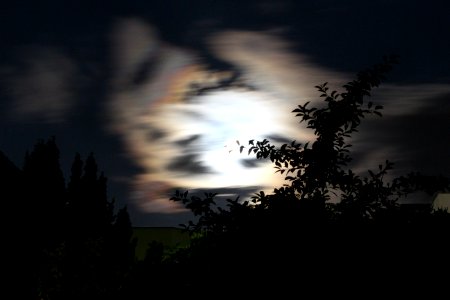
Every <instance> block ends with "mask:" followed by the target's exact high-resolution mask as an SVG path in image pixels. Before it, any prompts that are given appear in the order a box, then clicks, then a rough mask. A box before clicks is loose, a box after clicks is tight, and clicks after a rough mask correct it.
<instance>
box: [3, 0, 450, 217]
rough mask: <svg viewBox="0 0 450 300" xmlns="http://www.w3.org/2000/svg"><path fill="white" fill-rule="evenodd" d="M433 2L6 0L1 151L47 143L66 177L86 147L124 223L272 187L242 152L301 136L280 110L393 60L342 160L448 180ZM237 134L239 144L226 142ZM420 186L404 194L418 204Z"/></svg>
mask: <svg viewBox="0 0 450 300" xmlns="http://www.w3.org/2000/svg"><path fill="white" fill-rule="evenodd" d="M449 11H450V4H448V2H447V1H433V0H431V1H430V0H428V1H411V0H409V1H388V0H375V1H333V0H319V1H287V0H286V1H283V0H280V1H275V0H273V1H263V0H260V1H226V0H223V1H212V0H211V1H206V0H204V1H181V0H179V1H175V0H165V1H137V0H128V1H104V2H103V1H50V0H43V1H11V3H4V4H2V8H1V9H0V14H1V15H0V20H1V21H0V22H2V23H1V26H0V36H1V41H0V43H1V45H2V47H1V48H0V107H1V110H0V113H1V115H0V150H1V151H3V152H4V153H5V154H6V155H7V156H8V157H9V158H10V159H11V160H12V161H13V162H14V163H15V164H17V165H18V166H22V163H23V158H24V154H25V152H26V150H30V149H32V147H33V145H34V143H35V142H36V141H37V139H47V138H49V137H51V136H55V137H56V141H57V144H58V146H59V148H60V151H61V166H62V168H63V170H64V172H65V173H66V179H67V178H68V176H67V172H68V171H69V170H70V165H71V162H72V160H73V157H74V156H75V153H76V152H79V153H80V154H81V155H82V157H84V158H86V157H87V155H88V154H89V153H90V152H94V155H95V157H96V159H97V162H98V164H99V168H100V169H101V170H103V171H104V172H105V175H106V176H107V177H108V180H109V181H108V192H109V197H115V198H116V205H117V206H119V207H120V206H123V205H127V206H128V208H129V211H130V214H131V218H132V222H133V225H135V226H176V225H178V224H179V223H181V222H185V221H186V220H187V219H188V218H190V217H191V216H190V214H189V213H188V212H186V211H184V210H183V208H182V207H180V206H178V205H176V204H175V203H172V202H170V201H169V200H168V199H169V198H170V191H172V190H173V189H175V188H182V189H189V190H191V191H192V192H194V193H195V192H201V191H206V192H212V191H217V192H220V193H221V194H222V195H223V197H231V198H235V197H236V195H237V194H240V195H241V196H242V197H243V198H245V196H246V195H249V194H251V193H253V192H256V191H259V190H266V191H270V190H271V189H273V187H275V186H277V185H279V184H281V182H282V181H281V178H280V177H278V176H275V175H274V169H273V168H272V166H271V165H270V164H268V163H265V162H261V161H257V160H255V159H254V158H253V157H251V156H247V155H246V154H240V153H239V151H238V149H239V146H240V145H246V144H247V141H248V140H250V139H256V140H262V139H264V138H267V139H269V140H271V141H272V142H274V143H284V142H289V141H291V140H293V139H295V140H297V141H308V140H310V139H312V138H313V136H312V134H311V132H309V131H308V130H305V129H304V128H303V127H302V126H300V125H299V124H298V120H296V119H295V118H294V116H293V114H291V111H292V109H294V108H295V107H296V105H297V104H302V103H304V102H306V101H311V102H312V103H313V104H314V103H318V101H319V100H320V98H319V97H318V96H319V94H318V92H316V90H315V88H314V86H315V85H318V84H321V83H323V82H325V81H327V82H329V84H330V86H331V87H332V88H339V87H340V86H341V85H342V84H344V83H346V82H347V81H350V80H352V79H353V78H354V74H355V73H356V72H358V71H359V70H362V69H364V68H367V67H370V66H371V65H373V64H375V63H377V62H380V61H381V58H382V56H383V55H390V54H396V55H399V61H400V63H399V64H398V65H396V66H395V68H394V70H393V71H392V72H391V73H390V74H388V77H387V80H386V82H385V83H383V84H382V85H381V87H380V88H379V89H377V90H376V91H374V93H373V97H372V98H373V101H374V102H376V103H377V104H382V105H384V107H385V109H384V111H383V114H384V116H383V117H382V118H381V119H380V118H376V117H373V118H372V117H371V118H369V119H367V120H366V122H365V123H364V124H363V125H362V127H361V129H360V132H359V133H358V134H356V135H355V136H354V137H353V139H352V144H353V145H354V146H353V150H354V151H355V152H354V161H353V167H354V168H355V170H357V171H360V172H363V171H364V170H367V169H368V168H376V167H377V166H378V164H379V163H383V162H384V161H385V160H386V159H389V160H390V161H393V162H394V163H395V170H394V171H393V175H397V174H404V173H406V172H408V171H412V170H418V171H422V172H424V173H428V174H439V173H442V174H445V175H448V176H450V151H449V149H450V58H449V56H450V18H449V17H448V12H449ZM237 141H238V142H239V144H238V142H237ZM429 200H430V199H427V198H423V197H422V198H421V197H420V196H418V197H416V198H412V199H411V200H410V201H429Z"/></svg>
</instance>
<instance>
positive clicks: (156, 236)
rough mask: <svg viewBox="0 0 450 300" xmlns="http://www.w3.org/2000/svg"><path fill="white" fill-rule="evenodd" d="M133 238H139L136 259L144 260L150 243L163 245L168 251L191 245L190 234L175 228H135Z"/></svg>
mask: <svg viewBox="0 0 450 300" xmlns="http://www.w3.org/2000/svg"><path fill="white" fill-rule="evenodd" d="M133 238H137V245H136V258H137V259H139V260H142V259H144V257H145V252H146V250H147V248H148V245H149V243H151V242H152V241H156V242H159V243H162V244H163V245H164V246H165V247H166V249H170V248H174V247H179V246H181V247H183V246H187V245H188V244H189V234H188V233H187V232H183V230H182V229H180V228H175V227H134V228H133Z"/></svg>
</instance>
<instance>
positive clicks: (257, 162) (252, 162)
mask: <svg viewBox="0 0 450 300" xmlns="http://www.w3.org/2000/svg"><path fill="white" fill-rule="evenodd" d="M239 162H240V163H241V164H242V166H244V168H257V167H259V166H261V165H262V164H265V163H266V161H264V160H262V159H257V158H250V159H241V160H239Z"/></svg>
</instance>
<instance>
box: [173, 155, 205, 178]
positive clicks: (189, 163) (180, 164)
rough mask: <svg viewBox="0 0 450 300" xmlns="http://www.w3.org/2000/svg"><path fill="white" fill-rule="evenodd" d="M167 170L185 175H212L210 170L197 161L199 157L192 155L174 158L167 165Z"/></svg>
mask: <svg viewBox="0 0 450 300" xmlns="http://www.w3.org/2000/svg"><path fill="white" fill-rule="evenodd" d="M167 169H168V170H170V171H176V172H180V173H182V174H183V173H184V174H187V175H205V174H211V173H212V170H211V169H210V168H209V167H207V166H205V165H204V164H203V163H202V161H201V160H200V159H199V155H198V154H194V153H192V154H186V155H182V156H178V157H176V158H174V159H173V160H172V161H171V162H170V163H169V164H168V165H167Z"/></svg>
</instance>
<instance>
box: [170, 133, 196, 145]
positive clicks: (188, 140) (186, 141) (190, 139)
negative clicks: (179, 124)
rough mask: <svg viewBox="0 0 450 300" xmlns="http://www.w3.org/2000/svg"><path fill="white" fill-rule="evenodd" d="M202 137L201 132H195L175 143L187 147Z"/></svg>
mask: <svg viewBox="0 0 450 300" xmlns="http://www.w3.org/2000/svg"><path fill="white" fill-rule="evenodd" d="M200 138H201V135H200V134H193V135H190V136H188V137H187V138H185V139H181V140H178V141H176V142H175V144H176V145H177V146H180V147H187V146H190V145H191V144H192V143H194V142H196V141H198V140H199V139H200Z"/></svg>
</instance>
